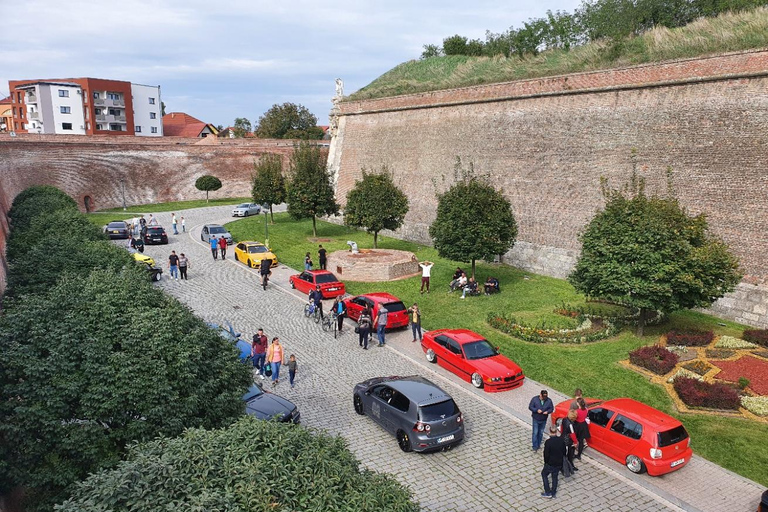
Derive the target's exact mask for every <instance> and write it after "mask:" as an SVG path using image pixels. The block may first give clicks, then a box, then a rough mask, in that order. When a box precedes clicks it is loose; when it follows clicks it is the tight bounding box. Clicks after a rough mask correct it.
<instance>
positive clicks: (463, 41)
mask: <svg viewBox="0 0 768 512" xmlns="http://www.w3.org/2000/svg"><path fill="white" fill-rule="evenodd" d="M443 53H445V54H446V55H466V54H467V38H466V37H464V36H460V35H458V34H456V35H454V36H451V37H446V38H445V39H443Z"/></svg>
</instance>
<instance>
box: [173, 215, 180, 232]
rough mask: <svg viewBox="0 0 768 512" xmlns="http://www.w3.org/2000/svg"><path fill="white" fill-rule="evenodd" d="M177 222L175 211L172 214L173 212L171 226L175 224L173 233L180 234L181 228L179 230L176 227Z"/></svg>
mask: <svg viewBox="0 0 768 512" xmlns="http://www.w3.org/2000/svg"><path fill="white" fill-rule="evenodd" d="M176 224H177V221H176V214H175V213H172V214H171V226H173V234H174V235H178V234H179V230H178V229H176Z"/></svg>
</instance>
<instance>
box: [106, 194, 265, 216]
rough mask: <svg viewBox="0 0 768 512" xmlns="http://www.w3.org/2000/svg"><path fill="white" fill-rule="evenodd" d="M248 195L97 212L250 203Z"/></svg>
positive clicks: (128, 212) (165, 209) (146, 211)
mask: <svg viewBox="0 0 768 512" xmlns="http://www.w3.org/2000/svg"><path fill="white" fill-rule="evenodd" d="M250 202H251V198H250V197H225V198H222V199H211V200H210V201H208V202H206V201H205V199H195V200H192V201H176V202H174V203H159V204H157V203H154V204H140V205H135V206H129V207H128V209H127V211H123V209H122V208H110V209H107V210H99V212H97V213H102V212H115V213H125V214H133V213H144V214H149V213H155V212H173V211H176V210H187V209H189V208H205V207H206V206H226V205H229V204H231V205H236V204H238V203H250Z"/></svg>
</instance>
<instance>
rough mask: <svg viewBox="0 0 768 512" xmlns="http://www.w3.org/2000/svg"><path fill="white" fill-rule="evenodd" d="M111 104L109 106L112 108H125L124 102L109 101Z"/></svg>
mask: <svg viewBox="0 0 768 512" xmlns="http://www.w3.org/2000/svg"><path fill="white" fill-rule="evenodd" d="M109 101H110V103H111V106H113V107H124V106H125V100H109Z"/></svg>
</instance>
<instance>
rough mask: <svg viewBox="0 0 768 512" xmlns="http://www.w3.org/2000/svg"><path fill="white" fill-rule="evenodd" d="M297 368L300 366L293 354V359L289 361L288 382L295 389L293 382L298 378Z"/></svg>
mask: <svg viewBox="0 0 768 512" xmlns="http://www.w3.org/2000/svg"><path fill="white" fill-rule="evenodd" d="M297 368H298V365H297V364H296V356H295V355H293V354H291V357H290V359H289V360H288V380H290V382H291V387H293V380H294V379H295V378H296V369H297Z"/></svg>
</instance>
